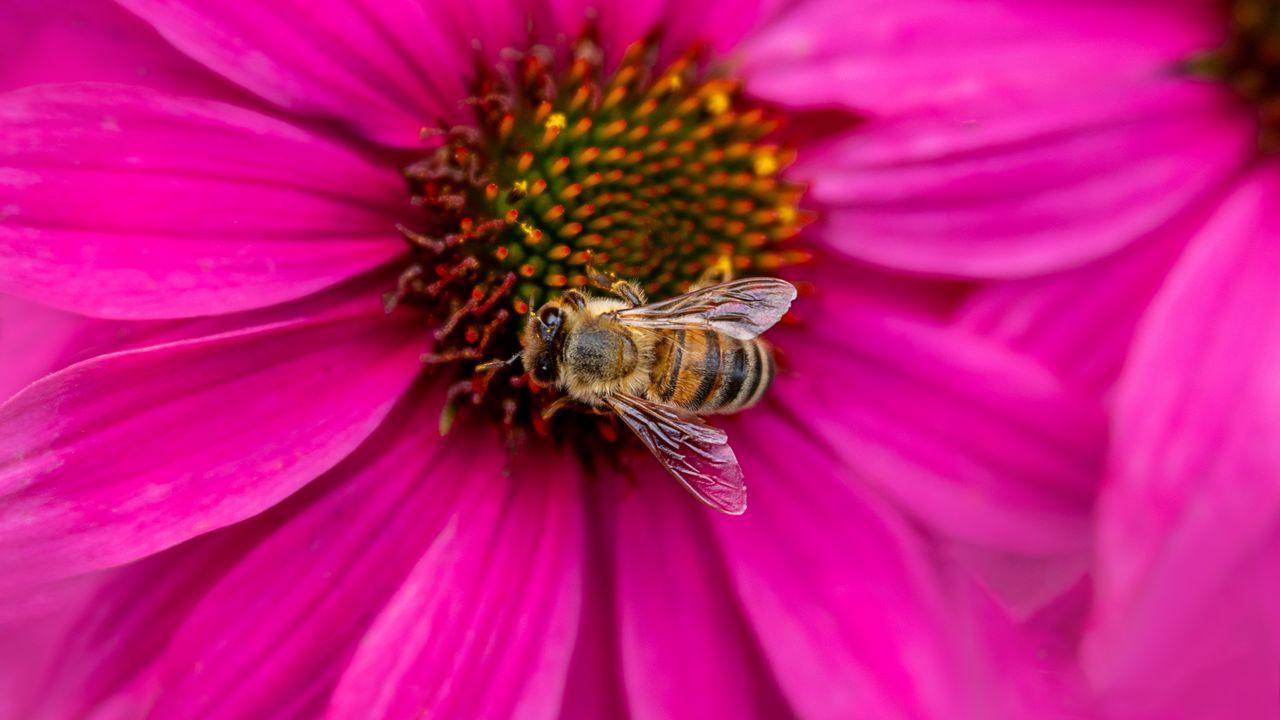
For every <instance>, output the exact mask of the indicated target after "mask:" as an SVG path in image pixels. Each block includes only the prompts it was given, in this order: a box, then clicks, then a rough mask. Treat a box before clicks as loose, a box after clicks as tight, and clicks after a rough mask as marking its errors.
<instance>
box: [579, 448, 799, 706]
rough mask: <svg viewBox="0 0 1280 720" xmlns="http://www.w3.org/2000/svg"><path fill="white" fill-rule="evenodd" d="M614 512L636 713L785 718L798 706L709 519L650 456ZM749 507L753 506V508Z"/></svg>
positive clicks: (626, 661)
mask: <svg viewBox="0 0 1280 720" xmlns="http://www.w3.org/2000/svg"><path fill="white" fill-rule="evenodd" d="M640 462H642V463H643V465H644V467H645V470H644V471H642V474H641V480H640V482H641V487H640V489H639V490H638V491H637V492H634V493H631V494H630V496H629V497H626V498H625V499H623V500H622V501H621V502H620V503H619V505H618V507H617V508H616V511H615V512H616V515H617V516H616V517H609V518H608V519H606V520H605V521H604V522H605V524H606V525H608V526H611V527H612V528H613V530H614V534H613V538H612V543H611V546H612V549H613V552H614V557H613V561H612V563H611V565H612V566H614V567H616V573H617V596H618V600H617V602H618V632H620V635H621V637H620V645H621V649H620V656H621V662H622V674H623V682H624V684H625V686H626V690H627V697H628V701H629V706H630V709H631V713H630V714H631V716H632V717H634V718H637V720H639V719H641V718H720V717H723V718H751V717H760V718H777V717H786V716H788V715H790V714H792V713H793V711H792V710H790V709H789V708H788V707H787V704H786V702H785V701H784V700H783V699H782V697H781V694H780V692H779V690H778V688H777V685H776V682H775V681H774V679H773V676H772V674H771V671H770V669H769V668H768V666H767V665H766V664H765V663H764V662H763V658H762V657H761V654H760V648H759V646H758V645H757V643H756V641H755V638H754V636H753V634H752V631H751V629H750V627H749V626H748V625H747V624H746V622H745V620H744V618H743V616H742V610H741V608H740V607H739V605H738V600H737V598H736V597H735V596H734V594H733V592H732V589H731V583H730V579H729V577H728V575H727V572H726V570H725V566H724V558H723V557H721V555H720V554H719V553H718V552H717V551H716V549H715V544H714V543H715V539H714V536H713V535H712V534H711V532H710V528H709V527H708V524H707V523H708V520H710V519H711V518H712V517H713V516H712V515H710V514H709V512H708V511H707V509H706V508H704V507H703V506H701V505H699V504H698V503H696V502H691V498H690V497H689V496H688V494H687V493H686V492H685V491H684V490H683V489H681V488H680V487H679V486H678V485H677V484H676V483H675V482H674V481H673V480H672V479H671V478H670V476H668V475H667V474H666V473H665V472H663V471H662V470H661V468H659V467H658V466H657V465H656V463H654V462H653V461H652V460H651V459H650V458H648V457H647V456H646V457H643V459H641V461H640ZM749 512H750V511H749Z"/></svg>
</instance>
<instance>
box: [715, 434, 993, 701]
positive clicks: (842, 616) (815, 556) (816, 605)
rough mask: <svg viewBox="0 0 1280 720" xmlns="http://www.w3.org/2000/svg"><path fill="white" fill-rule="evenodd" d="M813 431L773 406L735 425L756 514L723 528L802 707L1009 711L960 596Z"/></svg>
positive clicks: (755, 622) (745, 600)
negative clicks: (854, 486) (856, 488)
mask: <svg viewBox="0 0 1280 720" xmlns="http://www.w3.org/2000/svg"><path fill="white" fill-rule="evenodd" d="M802 428H803V425H796V424H795V423H794V422H792V421H788V420H783V419H782V418H780V416H778V415H777V414H776V413H772V412H764V411H755V412H753V413H751V414H750V416H749V417H744V419H743V422H742V423H741V424H738V425H736V426H735V427H733V428H731V430H730V433H731V436H732V438H733V441H734V446H735V448H737V449H738V453H739V456H740V459H741V460H742V464H743V469H744V470H745V472H746V473H747V477H748V479H749V482H750V483H751V485H750V487H751V507H750V509H749V510H748V511H747V513H746V514H745V515H744V516H742V517H741V518H714V519H713V521H712V524H713V526H714V528H715V531H716V534H717V536H718V537H719V540H720V543H719V545H720V548H721V550H722V552H723V553H724V556H725V558H726V560H727V562H728V566H729V574H730V577H731V582H732V584H733V587H734V589H735V590H736V592H737V594H738V598H739V601H740V605H741V608H742V609H743V612H744V613H745V614H746V616H747V618H748V620H749V621H750V623H751V626H752V627H753V628H754V631H755V635H756V638H757V640H758V642H759V644H760V646H761V647H762V648H763V651H764V654H765V656H766V658H767V659H768V662H769V666H770V667H771V668H772V669H773V672H774V674H775V676H776V678H777V681H778V683H779V684H780V686H781V688H782V690H783V692H784V693H785V694H786V697H787V699H788V700H789V702H790V703H791V705H792V707H793V708H795V710H796V712H797V714H798V715H800V716H802V717H813V718H822V717H874V718H899V717H901V718H914V717H983V718H998V717H1003V716H1005V714H1006V710H1007V709H1008V706H1009V703H1010V702H1012V700H1011V698H1010V697H1009V692H1010V691H1011V688H1006V687H1000V684H999V683H997V682H996V680H995V676H994V675H993V666H992V662H993V658H992V657H990V656H987V655H986V653H985V651H984V650H983V646H982V645H981V644H979V643H978V642H977V640H976V637H975V635H974V634H973V633H975V632H976V630H975V628H973V627H972V625H971V624H970V622H971V616H969V615H967V614H966V611H965V610H962V609H961V606H960V605H959V604H958V603H961V602H962V601H961V599H960V598H957V597H954V596H952V595H951V594H950V592H949V590H948V589H947V587H946V585H945V584H944V583H940V582H939V578H938V577H937V576H936V575H935V574H934V573H933V570H932V568H931V566H930V564H929V563H928V562H927V561H926V558H925V557H924V555H923V553H922V549H921V547H920V546H919V544H918V542H917V541H916V539H915V537H914V536H913V535H912V534H911V533H910V532H908V531H907V530H906V528H905V527H904V526H903V525H901V524H899V523H896V522H894V521H893V519H892V518H891V516H890V515H888V514H887V513H886V512H884V511H883V510H882V509H880V508H879V507H877V506H876V505H874V504H872V503H870V502H867V501H866V500H864V499H863V498H862V497H860V496H859V495H858V494H857V493H855V492H853V491H851V487H850V485H849V484H848V483H847V480H846V479H845V478H844V477H842V476H844V475H847V470H845V469H843V468H842V467H841V463H840V461H839V459H838V458H835V457H833V456H831V455H830V454H829V453H828V452H827V451H826V450H824V449H822V448H820V446H819V445H818V444H817V443H815V442H814V439H813V438H811V437H809V436H808V435H807V433H806V431H805V430H803V429H802ZM1006 660H1008V661H1009V662H1010V663H1011V664H1010V667H1012V662H1013V660H1014V658H1006Z"/></svg>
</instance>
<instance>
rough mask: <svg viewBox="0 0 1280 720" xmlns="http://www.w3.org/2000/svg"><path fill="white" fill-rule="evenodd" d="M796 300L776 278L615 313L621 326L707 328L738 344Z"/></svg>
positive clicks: (717, 287) (788, 287)
mask: <svg viewBox="0 0 1280 720" xmlns="http://www.w3.org/2000/svg"><path fill="white" fill-rule="evenodd" d="M795 299H796V289H795V287H794V286H793V285H792V284H791V283H789V282H787V281H786V280H779V279H778V278H745V279H742V280H734V281H732V282H726V283H719V284H717V285H710V286H708V287H704V288H700V289H698V290H693V291H691V292H687V293H685V294H684V295H677V296H676V297H673V298H670V299H668V300H660V301H658V302H656V303H650V304H648V305H641V306H639V307H633V308H625V309H622V310H618V311H617V312H616V314H617V317H618V320H619V321H621V322H622V324H624V325H628V326H631V327H644V328H682V327H688V328H694V327H696V328H707V329H709V330H715V331H717V332H720V333H723V334H725V335H728V336H729V337H733V338H737V339H739V340H750V339H751V338H753V337H755V336H757V335H759V334H760V333H762V332H764V331H765V330H768V329H769V328H770V327H772V326H773V324H774V323H776V322H778V320H779V319H780V318H781V317H782V316H783V315H785V314H786V313H787V308H790V307H791V301H792V300H795Z"/></svg>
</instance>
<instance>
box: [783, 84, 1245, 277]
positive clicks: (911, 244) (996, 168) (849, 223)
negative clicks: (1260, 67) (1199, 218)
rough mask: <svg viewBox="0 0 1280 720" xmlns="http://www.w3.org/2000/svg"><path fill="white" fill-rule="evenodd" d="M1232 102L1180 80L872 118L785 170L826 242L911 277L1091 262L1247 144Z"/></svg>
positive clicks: (1149, 223) (1234, 160)
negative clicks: (974, 109)
mask: <svg viewBox="0 0 1280 720" xmlns="http://www.w3.org/2000/svg"><path fill="white" fill-rule="evenodd" d="M1238 110H1239V108H1238V106H1237V105H1236V104H1235V102H1234V98H1231V97H1230V96H1229V94H1227V93H1225V92H1223V91H1222V90H1221V89H1220V88H1218V87H1216V86H1210V85H1201V84H1194V83H1191V82H1185V81H1183V82H1170V83H1167V84H1165V83H1155V82H1153V83H1151V84H1150V86H1149V87H1145V88H1144V89H1142V90H1133V89H1125V90H1124V91H1112V92H1107V93H1095V94H1092V95H1088V96H1085V97H1077V98H1075V99H1074V100H1073V101H1072V103H1071V104H1070V105H1069V106H1065V107H1064V106H1062V105H1061V104H1060V103H1057V102H1055V103H1049V104H1046V105H1043V106H1036V107H1035V108H1031V109H1020V110H1017V111H1008V112H998V113H995V114H992V115H990V116H973V117H965V118H956V117H951V116H948V117H938V116H930V117H912V118H905V119H895V120H886V121H879V122H876V121H873V122H871V123H868V124H867V125H865V126H863V127H861V128H858V129H856V130H854V131H852V132H851V133H850V134H848V135H847V136H845V137H844V138H841V139H837V140H836V141H834V142H832V143H831V144H830V146H829V147H826V148H821V149H819V150H815V151H814V152H812V153H811V154H809V155H808V156H803V155H802V156H801V161H800V162H799V163H798V164H797V165H796V166H795V168H794V169H793V174H794V175H795V176H796V177H797V178H799V179H804V180H809V181H810V182H811V183H812V190H811V193H810V195H809V197H811V198H812V199H813V200H816V201H818V202H819V203H821V204H822V205H823V206H825V208H826V209H825V211H824V218H825V222H824V226H823V234H824V236H825V237H826V238H827V241H828V242H829V243H830V244H831V245H832V246H833V247H835V248H836V249H837V250H840V251H842V252H845V253H848V254H849V255H851V256H853V257H856V258H858V259H860V260H864V261H866V262H870V263H874V264H878V265H883V266H888V267H893V268H898V269H902V270H908V271H912V272H918V273H929V274H939V275H946V276H956V277H978V278H987V277H1016V276H1024V275H1029V274H1035V273H1041V272H1047V271H1055V270H1061V269H1064V268H1069V267H1072V266H1076V265H1080V264H1083V263H1086V262H1088V261H1091V260H1094V259H1097V258H1099V257H1103V256H1105V255H1107V254H1109V253H1111V252H1114V251H1115V250H1117V249H1119V248H1121V247H1123V246H1125V245H1126V244H1127V243H1129V242H1131V241H1132V240H1133V239H1134V238H1135V237H1139V236H1141V235H1143V234H1145V233H1148V232H1150V231H1152V230H1154V229H1156V228H1158V227H1160V226H1161V225H1162V224H1164V223H1166V222H1167V221H1169V220H1170V218H1172V217H1174V216H1175V215H1176V214H1177V213H1179V212H1181V211H1182V210H1183V209H1184V208H1185V207H1186V206H1187V205H1188V203H1189V202H1190V201H1192V200H1194V199H1196V198H1198V197H1202V196H1205V195H1208V194H1209V193H1210V192H1212V191H1214V190H1216V189H1217V188H1218V187H1220V186H1221V185H1222V184H1223V183H1224V182H1226V181H1227V180H1228V179H1229V178H1230V177H1232V176H1233V175H1234V174H1235V173H1237V172H1238V171H1239V169H1240V168H1241V167H1242V166H1243V165H1244V163H1245V161H1246V160H1247V158H1248V157H1249V156H1250V154H1251V153H1253V152H1254V137H1255V130H1254V128H1253V125H1252V121H1251V120H1250V118H1249V116H1248V114H1247V113H1241V112H1239V111H1238ZM806 157H808V158H809V159H807V160H806V159H805V158H806Z"/></svg>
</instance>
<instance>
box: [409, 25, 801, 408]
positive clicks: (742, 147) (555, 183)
mask: <svg viewBox="0 0 1280 720" xmlns="http://www.w3.org/2000/svg"><path fill="white" fill-rule="evenodd" d="M656 55H657V53H656V47H655V44H654V42H653V41H649V40H646V41H643V42H638V43H635V44H634V45H632V46H631V47H629V48H628V49H627V51H626V53H625V55H624V56H623V58H622V60H621V62H620V63H619V65H618V67H617V69H616V70H615V71H614V72H613V73H612V74H611V75H608V76H606V75H605V73H604V72H603V68H602V62H603V61H602V53H601V52H600V50H599V48H598V47H597V45H596V44H595V43H594V42H593V41H592V40H591V39H590V32H588V33H586V34H584V37H583V38H581V39H579V40H578V41H576V42H575V43H573V45H572V47H571V53H570V57H569V58H567V59H562V60H561V61H560V62H557V58H556V56H555V54H554V53H553V52H552V51H551V50H549V49H547V48H544V47H535V48H533V49H532V50H530V51H529V52H527V53H523V54H521V55H520V56H519V57H518V58H515V59H512V60H510V61H509V62H508V63H506V64H505V65H503V66H501V67H500V68H498V69H496V70H493V71H482V73H481V75H480V77H479V79H478V80H477V82H476V93H475V95H474V97H472V98H470V100H469V101H468V102H469V104H470V105H471V107H472V108H473V109H474V114H475V124H474V125H471V126H452V127H443V128H441V129H439V130H431V131H428V132H426V133H424V135H428V136H429V137H430V138H431V139H433V140H435V141H436V142H438V143H439V145H438V147H437V148H436V149H435V150H434V151H433V152H432V153H431V154H430V156H429V157H427V158H425V159H424V160H422V161H420V162H417V163H415V164H413V165H411V166H409V167H408V168H406V170H405V175H406V177H407V178H408V179H409V183H410V187H411V189H412V191H413V194H414V201H415V203H416V204H417V205H418V206H420V207H421V208H422V210H423V217H422V224H421V226H420V227H415V228H401V232H402V233H403V234H404V235H405V237H406V238H407V239H408V240H409V242H410V245H411V247H412V249H413V253H412V262H411V264H410V266H409V268H408V269H407V270H406V271H405V272H404V274H403V275H402V276H401V279H400V284H399V288H398V290H397V291H396V292H395V293H392V294H391V295H390V296H389V299H388V304H389V307H393V306H395V305H396V304H401V303H403V304H411V305H416V306H418V307H420V308H422V309H423V310H424V311H425V312H427V313H428V314H429V315H430V316H431V318H432V321H433V324H434V325H435V330H434V345H433V348H432V351H431V352H430V353H428V354H427V355H425V356H424V360H425V361H426V362H427V363H429V364H432V365H447V366H449V367H451V368H453V369H454V371H456V372H459V373H460V380H459V382H458V383H457V384H455V385H454V387H453V390H452V391H451V393H450V402H449V404H448V407H447V408H446V414H445V417H443V418H442V423H444V425H442V427H446V426H447V423H448V422H450V420H451V418H452V413H453V410H454V409H455V408H456V407H457V406H458V405H461V404H467V403H470V404H475V405H483V406H488V407H492V408H498V409H500V412H501V417H502V419H503V422H504V424H505V425H506V426H507V427H508V429H509V430H510V429H515V428H517V426H522V425H531V426H533V427H534V428H535V429H537V430H538V431H540V432H545V431H546V429H547V428H546V425H545V424H544V423H542V421H541V414H540V410H541V408H542V407H544V406H545V405H546V403H547V402H549V401H550V400H552V399H554V398H552V397H551V396H550V393H548V392H546V391H545V389H539V388H533V387H531V386H530V384H529V383H528V381H527V376H525V375H523V374H522V373H520V372H519V371H518V369H517V370H512V371H508V370H505V369H501V368H492V367H487V368H483V369H477V365H479V364H480V363H482V362H483V361H486V360H492V359H495V358H505V357H507V356H510V355H512V354H513V353H516V352H518V351H519V349H520V345H519V334H520V331H521V330H522V329H523V326H524V324H525V320H526V318H527V314H528V313H529V312H531V311H536V310H537V308H538V307H539V306H540V305H541V304H542V303H544V302H546V301H547V300H550V299H553V298H554V297H556V296H558V295H559V294H560V293H561V292H562V291H563V290H564V289H566V288H570V287H581V286H585V285H587V284H588V280H587V274H586V270H587V268H588V267H592V268H595V269H598V270H604V271H608V272H612V273H614V274H616V275H617V276H619V277H622V278H625V279H629V280H633V281H635V282H638V283H640V284H641V285H642V286H643V287H644V289H645V290H646V291H647V292H648V293H649V295H650V297H651V298H664V297H669V296H671V295H675V294H678V293H681V292H685V291H687V290H688V289H689V286H690V285H691V284H692V283H693V282H695V281H697V280H698V278H699V277H700V276H702V275H703V273H705V272H706V271H707V270H708V269H709V268H712V267H716V266H720V267H724V266H725V265H726V264H727V265H728V267H731V268H732V270H733V272H734V273H735V274H736V275H739V276H742V275H761V274H768V273H770V272H772V271H773V270H775V269H776V268H778V267H781V266H783V265H788V264H792V263H798V262H803V261H804V260H806V259H807V258H808V254H807V253H805V252H803V251H802V250H799V249H796V248H792V247H788V245H789V243H787V242H786V241H787V240H789V239H790V238H792V237H793V236H795V235H796V233H797V232H798V231H799V229H800V228H801V227H802V226H803V224H804V223H805V222H807V220H808V214H807V213H804V212H802V211H800V210H799V209H798V207H797V203H798V202H799V199H800V195H801V192H802V189H801V187H800V186H798V185H796V184H793V183H790V182H787V181H785V180H783V179H781V178H780V177H779V173H780V172H781V171H782V170H783V168H785V167H786V166H787V165H788V164H789V163H790V162H791V160H792V156H793V155H792V152H791V151H790V150H789V149H787V148H785V147H781V146H779V145H778V144H776V143H773V142H770V141H769V138H770V136H771V135H772V134H773V133H774V131H775V130H776V129H777V127H778V125H779V122H778V121H777V120H776V119H774V118H772V117H770V116H768V115H767V114H766V113H765V112H764V111H763V110H762V109H760V108H753V107H749V106H747V105H746V103H745V102H744V100H743V98H742V97H741V93H740V88H739V85H738V84H737V83H736V82H735V81H733V80H730V79H725V78H723V77H718V76H716V75H714V74H713V73H709V72H707V71H705V70H704V69H703V68H702V65H701V63H700V62H699V60H700V55H701V53H700V52H698V51H697V50H690V51H689V52H686V53H685V54H683V55H682V56H680V57H679V58H677V59H676V60H675V61H674V62H672V63H671V64H670V65H669V66H667V67H665V68H663V69H660V70H659V69H658V68H657V67H656V62H655V58H656ZM517 368H518V366H517Z"/></svg>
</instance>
